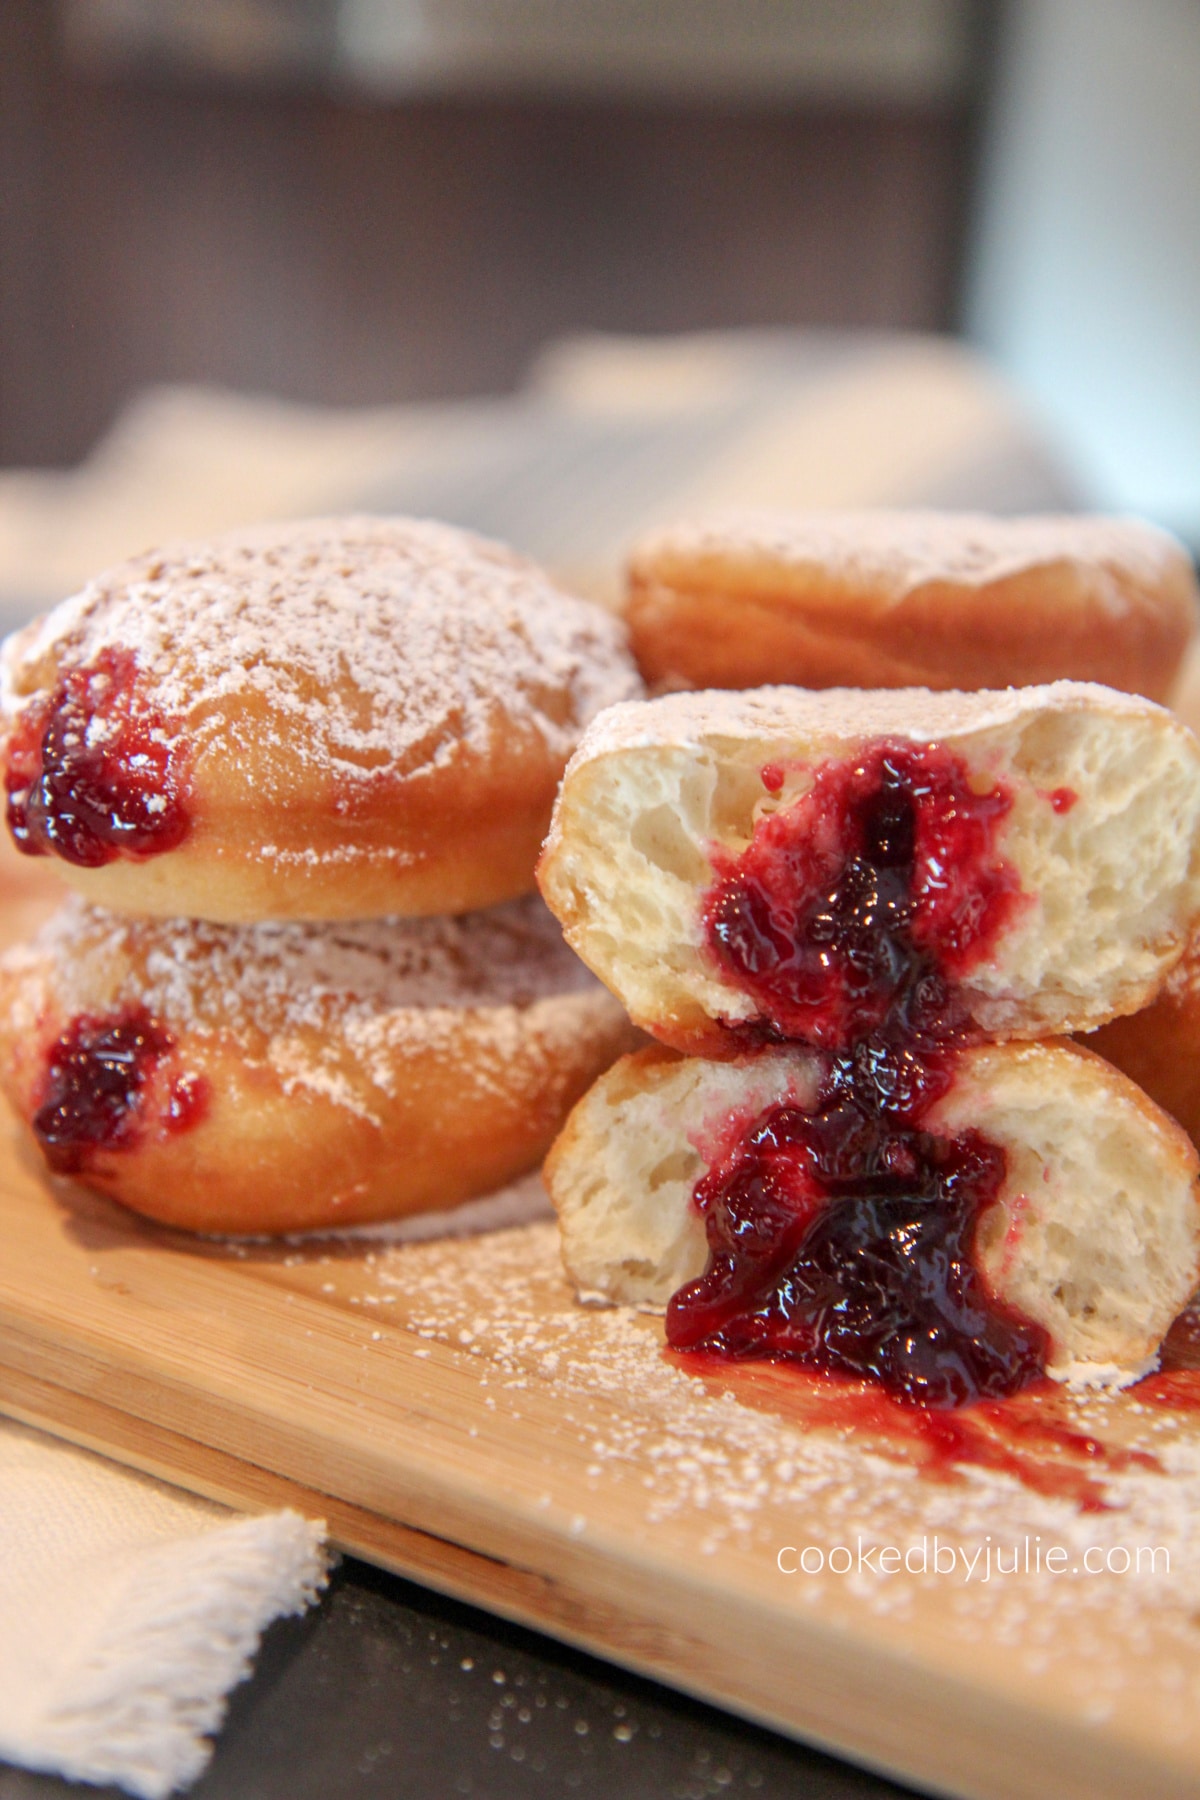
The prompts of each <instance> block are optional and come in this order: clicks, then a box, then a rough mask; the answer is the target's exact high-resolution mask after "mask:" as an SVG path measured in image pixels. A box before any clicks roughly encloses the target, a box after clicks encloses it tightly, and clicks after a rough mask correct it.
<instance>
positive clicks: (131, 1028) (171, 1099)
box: [33, 1007, 207, 1175]
mask: <svg viewBox="0 0 1200 1800" xmlns="http://www.w3.org/2000/svg"><path fill="white" fill-rule="evenodd" d="M174 1044H175V1040H174V1038H173V1037H172V1036H171V1034H170V1032H168V1031H165V1030H164V1029H163V1028H162V1026H161V1025H159V1024H158V1023H157V1022H156V1021H155V1020H154V1019H153V1018H151V1016H150V1014H149V1013H148V1012H147V1011H146V1009H145V1008H144V1007H131V1008H129V1009H128V1010H127V1011H126V1012H123V1013H121V1014H118V1015H117V1016H115V1017H110V1018H90V1017H87V1016H86V1015H85V1016H82V1017H80V1018H77V1019H73V1020H72V1021H71V1024H70V1025H69V1026H68V1027H67V1029H66V1031H64V1032H63V1034H62V1036H61V1037H60V1038H59V1039H58V1041H57V1043H55V1044H54V1045H53V1046H52V1047H51V1049H50V1052H49V1055H48V1057H47V1063H46V1087H45V1094H44V1098H43V1100H42V1104H41V1105H40V1106H39V1107H38V1110H37V1112H36V1113H35V1114H34V1117H33V1131H34V1135H35V1137H36V1138H37V1140H38V1143H39V1144H40V1145H41V1147H42V1151H43V1153H44V1155H45V1157H46V1161H47V1162H48V1163H49V1164H50V1167H51V1168H52V1169H54V1170H55V1171H56V1172H57V1173H58V1174H60V1175H77V1174H79V1173H80V1172H81V1171H82V1170H84V1169H86V1168H87V1167H88V1164H89V1163H90V1161H91V1158H92V1155H93V1153H94V1152H95V1151H97V1150H129V1149H132V1148H134V1146H135V1145H136V1144H137V1142H138V1141H139V1140H140V1137H141V1134H142V1132H143V1130H144V1128H145V1124H146V1121H145V1120H144V1119H143V1118H142V1117H141V1114H142V1112H143V1111H144V1107H143V1092H144V1089H145V1087H146V1084H147V1082H148V1081H149V1080H150V1077H151V1076H152V1075H153V1074H154V1072H155V1070H156V1069H157V1067H158V1066H159V1064H160V1063H161V1061H162V1059H163V1058H164V1057H165V1056H167V1055H168V1054H169V1053H170V1051H171V1050H172V1049H173V1048H174ZM206 1100H207V1088H206V1084H205V1083H204V1081H203V1079H202V1078H201V1077H198V1076H186V1075H185V1076H181V1077H179V1078H178V1079H177V1080H176V1081H175V1082H174V1083H173V1085H172V1087H171V1090H170V1094H169V1096H168V1098H167V1103H166V1107H165V1109H164V1114H163V1118H162V1124H163V1126H164V1127H165V1129H166V1130H167V1131H169V1132H177V1131H185V1130H187V1129H188V1128H189V1127H190V1126H192V1125H195V1124H197V1123H198V1122H199V1120H200V1119H201V1118H202V1116H203V1113H204V1109H205V1104H206Z"/></svg>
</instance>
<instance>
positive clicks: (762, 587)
mask: <svg viewBox="0 0 1200 1800" xmlns="http://www.w3.org/2000/svg"><path fill="white" fill-rule="evenodd" d="M1196 614H1197V590H1196V582H1195V577H1194V575H1193V573H1192V568H1191V564H1190V561H1189V559H1188V558H1187V556H1186V554H1185V552H1184V551H1183V549H1182V547H1181V546H1179V545H1177V544H1175V543H1174V541H1173V540H1171V539H1170V538H1168V537H1167V536H1166V535H1165V534H1163V533H1160V532H1157V531H1154V530H1153V529H1152V528H1151V527H1149V526H1143V525H1140V524H1138V523H1136V522H1133V521H1109V520H1088V519H1073V518H1072V519H1045V520H1043V519H1029V520H1004V519H982V518H977V517H974V516H970V515H958V516H956V515H950V514H947V515H930V514H917V513H890V514H889V513H878V514H845V515H837V514H812V515H797V516H795V517H794V518H791V519H779V518H763V519H757V520H756V519H754V518H746V519H743V520H733V521H728V522H725V523H722V522H721V521H717V522H714V524H712V525H711V526H709V527H701V526H696V527H686V526H684V527H679V528H678V529H676V530H675V531H667V532H664V533H660V534H658V535H657V536H656V537H654V538H653V539H650V540H647V541H646V543H645V544H643V545H642V546H639V547H636V548H635V550H634V552H633V555H632V557H631V560H630V565H629V579H628V597H627V603H626V616H627V618H628V620H629V625H630V632H631V637H632V641H633V647H634V654H635V655H636V657H637V659H638V663H639V666H640V668H641V670H642V673H643V675H644V676H645V678H646V680H647V681H648V682H649V683H651V684H653V685H655V686H658V687H695V688H705V687H727V688H750V687H758V686H762V685H765V684H767V683H771V682H784V683H791V684H794V685H796V686H800V687H816V688H824V687H837V686H847V687H929V688H936V689H944V688H983V687H994V688H999V687H1005V686H1014V687H1023V686H1033V685H1037V684H1040V683H1044V682H1049V681H1055V680H1058V679H1060V678H1069V679H1073V680H1078V681H1097V682H1101V683H1103V684H1105V685H1106V686H1109V687H1115V688H1119V689H1122V690H1124V691H1127V692H1130V693H1138V694H1143V695H1146V696H1147V697H1149V698H1150V699H1154V700H1165V699H1166V698H1167V696H1168V694H1169V693H1170V691H1171V689H1172V686H1173V684H1174V682H1175V679H1176V676H1177V674H1178V671H1179V668H1180V665H1181V662H1182V659H1183V656H1184V653H1185V651H1186V649H1187V647H1188V645H1189V643H1190V642H1191V641H1192V639H1193V637H1194V635H1195V630H1196Z"/></svg>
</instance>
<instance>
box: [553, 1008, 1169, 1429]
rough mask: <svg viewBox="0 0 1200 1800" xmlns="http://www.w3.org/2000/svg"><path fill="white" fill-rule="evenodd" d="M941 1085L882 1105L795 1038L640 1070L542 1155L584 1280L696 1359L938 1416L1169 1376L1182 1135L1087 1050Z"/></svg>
mask: <svg viewBox="0 0 1200 1800" xmlns="http://www.w3.org/2000/svg"><path fill="white" fill-rule="evenodd" d="M926 1081H927V1085H926V1087H925V1089H924V1092H923V1093H921V1094H920V1095H918V1096H917V1097H916V1100H915V1104H905V1105H902V1106H899V1107H897V1106H895V1105H894V1104H889V1103H888V1102H886V1101H885V1103H884V1105H882V1106H880V1105H879V1104H878V1100H879V1095H878V1093H877V1094H876V1095H875V1097H874V1103H872V1101H871V1099H870V1098H869V1097H865V1096H864V1095H863V1093H862V1091H861V1090H860V1091H859V1094H858V1099H857V1102H855V1103H847V1100H846V1095H845V1092H844V1089H843V1088H842V1087H841V1085H840V1075H839V1071H838V1069H837V1064H836V1059H830V1058H827V1057H823V1056H822V1055H820V1054H819V1053H817V1052H814V1051H810V1050H807V1049H804V1048H800V1047H796V1046H792V1047H788V1048H779V1049H770V1050H763V1051H761V1052H758V1053H754V1054H750V1055H746V1056H742V1057H739V1058H737V1059H735V1060H733V1061H727V1062H712V1061H709V1060H706V1059H702V1058H697V1057H693V1058H678V1057H675V1056H674V1055H673V1054H672V1053H671V1052H670V1051H667V1050H664V1049H662V1048H660V1047H655V1048H653V1049H651V1050H646V1051H642V1052H640V1053H638V1054H635V1055H632V1056H628V1057H624V1058H622V1060H621V1061H620V1062H618V1063H616V1064H615V1065H614V1066H613V1067H612V1068H611V1069H610V1070H609V1071H608V1073H607V1074H606V1075H604V1076H603V1077H601V1079H600V1080H599V1081H598V1082H597V1083H596V1085H595V1087H594V1088H592V1090H591V1091H590V1092H589V1093H588V1094H587V1095H586V1096H585V1097H584V1099H583V1100H581V1101H580V1103H579V1104H578V1106H577V1107H576V1108H575V1110H574V1111H573V1113H572V1114H571V1117H570V1119H569V1120H568V1122H567V1125H566V1127H565V1129H564V1131H563V1133H562V1136H561V1137H560V1138H559V1140H558V1142H557V1143H556V1144H555V1146H554V1149H553V1150H552V1152H551V1154H550V1157H549V1159H548V1161H547V1164H546V1181H547V1185H548V1187H549V1189H550V1194H551V1197H552V1199H553V1201H554V1205H555V1208H556V1210H557V1213H558V1217H559V1223H560V1226H561V1230H562V1246H563V1260H564V1262H565V1264H566V1268H567V1271H568V1273H569V1275H570V1276H571V1278H572V1279H573V1281H574V1282H575V1284H576V1286H577V1288H578V1289H579V1291H580V1293H581V1294H582V1295H583V1296H585V1297H591V1298H593V1299H596V1298H601V1299H605V1300H608V1301H611V1302H621V1303H626V1304H635V1305H641V1306H647V1307H652V1308H659V1307H665V1308H666V1309H667V1339H668V1342H669V1343H670V1344H672V1345H673V1346H674V1347H676V1348H679V1349H702V1350H708V1351H711V1352H713V1353H715V1354H725V1355H727V1356H735V1357H746V1356H762V1355H769V1356H775V1357H779V1358H782V1359H785V1360H789V1359H790V1360H793V1361H796V1362H799V1363H802V1364H805V1365H807V1366H808V1367H810V1368H813V1369H818V1370H823V1371H825V1372H827V1373H836V1374H841V1375H849V1376H854V1377H866V1378H873V1379H876V1380H881V1381H883V1382H884V1384H885V1385H887V1386H889V1387H890V1388H891V1389H892V1390H893V1391H894V1392H895V1393H896V1394H897V1395H898V1397H900V1398H903V1399H908V1400H917V1401H922V1402H925V1403H927V1404H933V1405H955V1404H961V1403H963V1402H964V1401H969V1400H972V1399H975V1398H979V1397H987V1396H992V1397H1002V1396H1003V1395H1004V1394H1006V1393H1009V1392H1014V1391H1016V1390H1017V1389H1018V1388H1019V1387H1021V1386H1024V1385H1027V1384H1028V1382H1030V1381H1033V1380H1036V1379H1038V1378H1039V1377H1040V1376H1041V1375H1043V1374H1045V1375H1049V1376H1050V1377H1052V1378H1053V1379H1055V1380H1059V1381H1071V1382H1074V1383H1079V1384H1083V1385H1123V1384H1125V1383H1127V1382H1129V1381H1131V1380H1134V1379H1136V1378H1137V1377H1138V1376H1139V1375H1141V1374H1143V1373H1145V1372H1146V1371H1147V1370H1148V1369H1150V1368H1152V1367H1153V1366H1154V1365H1155V1362H1156V1359H1157V1352H1158V1347H1159V1344H1160V1343H1161V1340H1162V1338H1163V1336H1164V1335H1165V1333H1166V1331H1167V1329H1168V1327H1169V1326H1170V1324H1171V1322H1172V1320H1173V1319H1174V1318H1175V1317H1176V1315H1177V1314H1178V1313H1179V1312H1180V1311H1181V1309H1182V1308H1183V1307H1184V1305H1185V1304H1186V1303H1187V1300H1188V1299H1189V1297H1190V1295H1191V1294H1192V1292H1193V1291H1194V1289H1195V1286H1196V1283H1197V1279H1198V1277H1200V1201H1198V1196H1197V1172H1198V1169H1200V1160H1198V1158H1197V1155H1196V1152H1195V1150H1194V1148H1193V1146H1192V1144H1191V1143H1190V1142H1189V1140H1188V1139H1187V1137H1186V1136H1185V1134H1184V1133H1183V1131H1182V1130H1180V1128H1179V1127H1178V1126H1177V1125H1176V1124H1175V1123H1174V1121H1173V1120H1171V1119H1168V1118H1167V1116H1166V1115H1165V1114H1164V1113H1162V1112H1160V1111H1159V1109H1158V1108H1157V1107H1155V1106H1154V1105H1153V1104H1152V1103H1151V1102H1150V1101H1149V1100H1148V1099H1147V1098H1146V1097H1145V1095H1144V1094H1142V1093H1141V1092H1140V1091H1139V1090H1138V1089H1137V1088H1136V1087H1135V1086H1134V1084H1133V1083H1132V1082H1130V1081H1129V1080H1128V1079H1127V1078H1126V1077H1125V1076H1123V1075H1121V1074H1120V1073H1119V1072H1118V1071H1117V1070H1115V1069H1113V1068H1111V1067H1110V1066H1109V1065H1108V1064H1107V1063H1105V1062H1104V1061H1102V1060H1101V1058H1099V1057H1097V1056H1093V1055H1092V1054H1091V1053H1090V1052H1088V1051H1086V1050H1081V1049H1079V1048H1078V1047H1077V1046H1075V1045H1073V1044H1069V1043H1051V1044H1046V1043H1041V1044H1010V1045H988V1046H980V1047H975V1048H970V1049H966V1050H963V1051H962V1052H961V1053H959V1054H958V1055H957V1056H956V1057H955V1058H954V1059H953V1060H952V1061H951V1062H950V1063H947V1064H945V1065H944V1066H943V1067H942V1068H941V1070H940V1071H937V1072H935V1073H934V1074H932V1075H931V1073H930V1071H928V1070H927V1071H926ZM913 1098H914V1097H913V1096H912V1095H910V1096H909V1097H908V1099H909V1101H912V1100H913Z"/></svg>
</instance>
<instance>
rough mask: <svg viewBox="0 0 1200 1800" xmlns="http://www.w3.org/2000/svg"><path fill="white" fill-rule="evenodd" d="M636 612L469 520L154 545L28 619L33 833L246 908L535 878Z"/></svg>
mask: <svg viewBox="0 0 1200 1800" xmlns="http://www.w3.org/2000/svg"><path fill="white" fill-rule="evenodd" d="M640 691H641V684H640V682H639V680H638V677H637V674H636V672H635V670H634V668H633V664H632V661H631V659H630V657H629V654H628V651H627V649H626V645H625V633H624V627H623V626H622V625H621V624H620V623H619V622H618V621H617V620H615V619H614V618H612V617H610V616H609V615H608V614H607V613H606V612H604V611H603V609H601V608H599V607H596V606H593V605H591V604H589V603H588V602H586V601H582V600H576V599H573V598H571V597H570V596H568V595H567V594H564V593H562V592H560V591H559V589H557V588H556V587H555V586H554V585H553V583H552V582H551V581H550V580H549V578H548V577H547V576H545V575H543V574H542V573H541V572H540V571H539V570H538V569H537V568H535V567H534V566H533V565H532V564H530V563H527V562H525V561H523V560H522V559H520V558H519V557H517V556H515V555H514V554H513V553H512V552H510V551H508V550H506V549H504V548H502V547H501V546H499V545H496V544H490V543H487V542H484V541H483V540H481V539H479V538H475V537H472V536H470V535H468V534H467V533H465V532H461V531H457V530H455V529H453V528H452V527H450V526H446V525H438V524H433V523H430V522H427V521H413V520H404V519H344V520H317V521H313V522H310V523H307V524H303V525H289V526H286V527H282V526H277V527H271V528H263V529H259V530H257V531H252V532H247V533H243V534H240V535H237V536H232V537H227V538H223V539H220V540H217V541H215V542H213V543H211V544H200V545H191V546H183V547H181V548H176V549H172V550H167V551H155V552H152V553H149V554H147V555H145V556H142V557H139V558H137V559H135V560H134V561H132V562H128V563H125V564H123V565H122V566H120V567H119V568H117V569H114V570H113V571H111V572H110V573H109V574H107V575H103V576H100V577H99V578H98V579H97V580H95V581H93V582H91V583H90V584H89V586H88V587H86V588H85V589H84V590H83V591H82V592H81V593H80V594H79V595H77V596H76V597H75V598H74V599H71V600H68V601H65V602H64V603H63V605H61V606H60V607H58V608H56V609H55V611H54V612H52V613H50V614H49V615H48V616H47V617H46V618H45V619H43V620H41V621H40V622H37V623H35V624H34V625H33V626H30V627H29V628H27V629H26V630H25V631H23V632H21V633H19V634H17V635H16V636H15V637H14V638H12V639H10V640H9V642H8V644H7V646H6V649H5V653H4V658H3V739H2V742H0V760H2V762H3V768H4V775H5V782H6V786H7V792H8V820H9V826H10V829H11V831H12V833H13V836H14V838H15V839H16V842H17V844H18V845H19V847H20V848H21V849H23V850H25V851H27V852H28V853H30V854H33V855H38V854H51V855H54V856H55V857H57V858H59V859H61V860H60V868H61V872H62V873H63V874H64V875H65V876H66V877H67V879H68V880H69V881H71V882H73V883H74V884H75V885H77V886H78V887H79V888H80V889H81V890H82V891H83V892H84V893H86V894H87V895H88V897H89V898H90V899H93V900H95V901H98V902H100V903H101V904H103V905H106V906H112V907H116V908H119V909H121V910H128V911H132V912H140V913H148V914H154V915H157V916H160V917H182V916H184V915H187V916H190V917H194V918H206V919H215V920H226V921H239V920H247V921H252V920H255V919H268V918H271V919H318V918H330V919H331V918H373V917H379V916H383V915H385V914H397V913H403V914H407V915H415V914H424V913H437V912H464V911H467V910H469V909H471V908H474V907H479V906H484V905H490V904H492V903H493V902H495V901H498V900H503V899H506V898H509V897H511V896H513V895H516V894H520V893H523V892H527V891H528V890H529V889H530V888H531V887H532V884H533V867H534V862H535V860H536V857H537V850H538V846H539V844H540V842H541V839H542V837H543V835H544V833H545V830H546V826H547V823H548V821H549V817H550V808H551V804H552V802H553V799H554V791H555V788H556V786H557V783H558V779H559V776H560V775H561V773H562V769H563V766H564V764H565V763H566V761H567V758H568V757H569V755H570V753H571V751H572V749H573V748H574V745H575V742H576V739H577V737H578V735H579V733H580V731H581V729H582V727H583V726H584V724H586V722H587V721H588V720H589V719H590V718H591V717H592V715H593V714H594V713H596V712H598V711H599V710H600V709H601V708H602V707H604V706H607V705H608V704H609V703H610V702H612V701H615V700H619V699H624V698H629V697H634V696H636V695H638V694H639V693H640Z"/></svg>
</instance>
